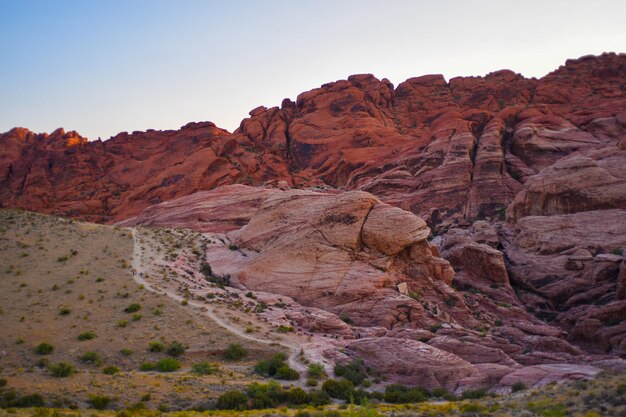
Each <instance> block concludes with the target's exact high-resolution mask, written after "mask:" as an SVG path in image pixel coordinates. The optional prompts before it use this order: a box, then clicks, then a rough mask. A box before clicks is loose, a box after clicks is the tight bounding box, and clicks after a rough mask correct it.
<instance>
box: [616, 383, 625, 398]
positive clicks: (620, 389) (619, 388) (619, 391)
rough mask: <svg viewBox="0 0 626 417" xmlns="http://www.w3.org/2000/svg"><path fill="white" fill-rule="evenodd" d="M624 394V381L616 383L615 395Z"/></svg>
mask: <svg viewBox="0 0 626 417" xmlns="http://www.w3.org/2000/svg"><path fill="white" fill-rule="evenodd" d="M624 394H626V382H622V383H621V384H618V385H617V395H624Z"/></svg>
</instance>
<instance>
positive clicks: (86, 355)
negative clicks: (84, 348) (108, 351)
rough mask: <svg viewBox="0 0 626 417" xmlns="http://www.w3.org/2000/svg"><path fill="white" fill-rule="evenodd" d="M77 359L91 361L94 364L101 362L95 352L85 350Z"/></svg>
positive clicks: (84, 361)
mask: <svg viewBox="0 0 626 417" xmlns="http://www.w3.org/2000/svg"><path fill="white" fill-rule="evenodd" d="M79 359H80V361H81V362H83V363H91V364H94V365H100V364H101V363H102V358H100V355H99V354H98V353H97V352H91V351H90V352H85V353H84V354H83V355H82V356H81V357H80V358H79Z"/></svg>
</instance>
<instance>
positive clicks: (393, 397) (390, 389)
mask: <svg viewBox="0 0 626 417" xmlns="http://www.w3.org/2000/svg"><path fill="white" fill-rule="evenodd" d="M429 395H430V394H429V392H428V391H426V390H425V389H423V388H420V387H406V386H404V385H400V384H392V385H388V386H387V387H386V388H385V397H384V398H385V401H386V402H388V403H397V404H404V403H419V402H422V401H426V400H427V399H428V397H429Z"/></svg>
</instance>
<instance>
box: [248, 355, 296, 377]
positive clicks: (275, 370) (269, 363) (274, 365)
mask: <svg viewBox="0 0 626 417" xmlns="http://www.w3.org/2000/svg"><path fill="white" fill-rule="evenodd" d="M286 360H287V355H285V354H284V353H278V354H276V355H274V356H273V357H272V358H271V359H268V360H263V361H260V362H258V363H257V364H256V365H255V366H254V371H255V372H256V373H258V374H261V375H264V376H268V377H273V378H276V379H283V380H287V381H292V380H296V379H299V378H300V373H299V372H298V371H296V370H294V369H292V368H290V367H289V365H287V364H286V363H285V361H286Z"/></svg>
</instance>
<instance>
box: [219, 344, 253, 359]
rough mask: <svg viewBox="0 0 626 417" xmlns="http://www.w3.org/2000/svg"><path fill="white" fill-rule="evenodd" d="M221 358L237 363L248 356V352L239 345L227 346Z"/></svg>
mask: <svg viewBox="0 0 626 417" xmlns="http://www.w3.org/2000/svg"><path fill="white" fill-rule="evenodd" d="M223 356H224V359H227V360H229V361H238V360H240V359H243V358H245V357H246V356H248V351H247V350H246V349H245V348H244V347H243V346H241V345H240V344H239V343H232V344H230V345H228V347H227V348H226V350H225V351H224V354H223Z"/></svg>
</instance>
